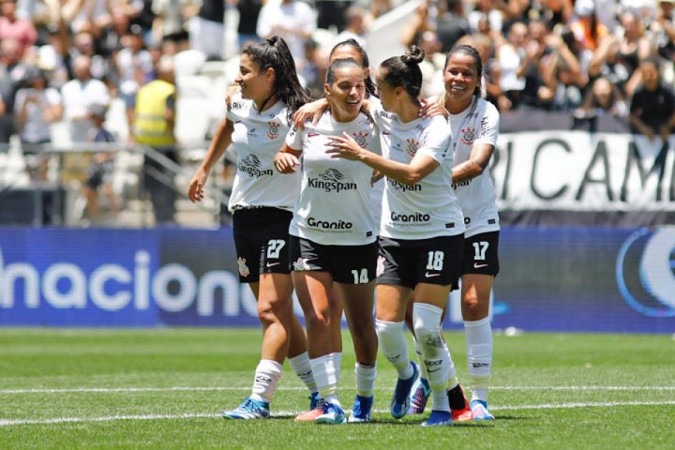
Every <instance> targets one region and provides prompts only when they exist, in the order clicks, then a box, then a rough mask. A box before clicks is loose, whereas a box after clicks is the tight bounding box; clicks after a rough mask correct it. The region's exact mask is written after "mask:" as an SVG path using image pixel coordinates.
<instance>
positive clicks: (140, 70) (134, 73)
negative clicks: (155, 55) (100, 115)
mask: <svg viewBox="0 0 675 450" xmlns="http://www.w3.org/2000/svg"><path fill="white" fill-rule="evenodd" d="M142 31H143V30H142V29H141V27H140V26H139V25H135V24H134V25H131V26H130V27H129V29H128V31H127V32H126V33H125V35H124V36H122V39H121V41H122V48H121V49H120V50H119V51H117V52H115V56H114V60H113V64H114V66H113V67H114V68H115V73H116V76H117V89H118V91H117V92H118V96H119V97H120V98H122V100H123V101H124V105H125V107H126V111H127V121H128V125H129V126H131V125H132V123H131V115H132V112H133V108H134V102H135V99H136V93H137V92H138V89H139V88H140V87H141V86H142V85H144V84H145V83H147V82H148V81H150V79H151V77H152V73H153V70H154V67H153V61H152V55H151V54H150V52H149V51H148V50H147V49H146V48H145V46H144V44H143V37H142Z"/></svg>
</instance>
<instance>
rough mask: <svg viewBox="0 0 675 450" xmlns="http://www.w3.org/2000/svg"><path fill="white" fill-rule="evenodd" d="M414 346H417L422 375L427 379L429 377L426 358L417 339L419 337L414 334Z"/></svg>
mask: <svg viewBox="0 0 675 450" xmlns="http://www.w3.org/2000/svg"><path fill="white" fill-rule="evenodd" d="M413 346H414V347H415V354H416V355H417V362H418V363H419V365H420V376H421V377H422V378H424V379H425V380H428V379H429V375H428V374H427V367H426V366H425V365H424V358H423V357H422V346H421V345H420V343H419V342H418V341H417V338H416V337H415V336H414V335H413Z"/></svg>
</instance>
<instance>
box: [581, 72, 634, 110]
mask: <svg viewBox="0 0 675 450" xmlns="http://www.w3.org/2000/svg"><path fill="white" fill-rule="evenodd" d="M604 115H610V116H614V117H619V118H626V117H628V105H627V104H626V101H625V99H624V97H623V94H622V93H621V90H620V89H619V88H618V87H617V86H616V85H615V84H612V82H611V81H610V80H609V78H607V77H600V78H597V79H595V81H593V83H592V84H591V87H590V89H589V90H588V92H587V94H586V98H585V99H584V103H583V105H582V106H581V110H580V111H577V112H576V116H577V117H583V118H589V117H600V116H604Z"/></svg>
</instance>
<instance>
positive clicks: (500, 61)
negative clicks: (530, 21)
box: [495, 20, 528, 112]
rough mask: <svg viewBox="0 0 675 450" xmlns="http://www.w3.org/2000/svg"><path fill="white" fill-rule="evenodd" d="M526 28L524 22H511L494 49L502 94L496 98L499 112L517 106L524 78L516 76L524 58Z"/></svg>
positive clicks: (523, 85) (523, 86)
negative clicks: (503, 37) (505, 34)
mask: <svg viewBox="0 0 675 450" xmlns="http://www.w3.org/2000/svg"><path fill="white" fill-rule="evenodd" d="M527 35H528V29H527V25H526V24H525V23H524V22H521V21H519V20H517V21H514V22H511V24H510V26H509V30H508V34H507V39H505V40H504V41H503V42H502V43H501V44H499V45H498V46H497V48H496V51H495V65H496V66H497V67H498V68H499V74H500V76H499V87H500V88H501V90H502V96H501V97H498V99H497V108H498V109H499V111H500V112H503V111H508V110H511V109H515V108H517V107H518V103H519V101H520V93H521V91H522V90H523V89H524V88H525V78H524V77H522V76H518V68H519V67H520V64H521V62H522V60H523V59H524V58H525V52H526V50H525V45H526V43H527Z"/></svg>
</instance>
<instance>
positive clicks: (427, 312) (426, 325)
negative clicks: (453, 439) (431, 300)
mask: <svg viewBox="0 0 675 450" xmlns="http://www.w3.org/2000/svg"><path fill="white" fill-rule="evenodd" d="M442 315H443V310H442V309H441V308H439V307H437V306H434V305H430V304H426V303H417V302H416V303H415V304H414V305H413V324H414V328H415V336H417V339H418V340H419V343H420V345H421V347H422V355H423V358H424V365H425V366H426V367H427V374H428V376H429V378H428V380H429V386H431V395H432V398H433V402H434V407H433V409H434V411H450V404H449V403H448V394H447V386H448V368H449V360H448V350H447V347H446V346H445V344H444V342H443V338H442V337H441V317H442Z"/></svg>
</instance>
